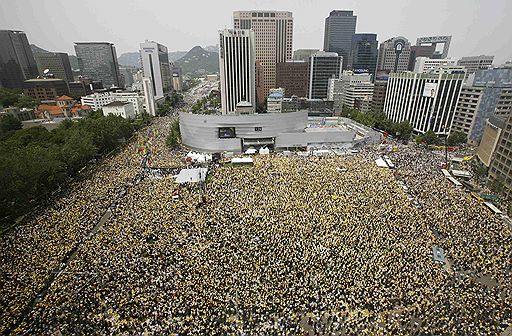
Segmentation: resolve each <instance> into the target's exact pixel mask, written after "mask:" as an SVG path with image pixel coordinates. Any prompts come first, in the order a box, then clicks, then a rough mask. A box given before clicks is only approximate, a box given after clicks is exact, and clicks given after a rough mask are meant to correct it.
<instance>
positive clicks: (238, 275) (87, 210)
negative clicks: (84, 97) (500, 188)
mask: <svg viewBox="0 0 512 336" xmlns="http://www.w3.org/2000/svg"><path fill="white" fill-rule="evenodd" d="M171 120H172V118H171V117H162V118H156V119H155V120H154V121H153V124H152V125H150V126H149V127H147V128H144V129H142V130H141V131H139V132H138V133H137V135H136V136H135V137H134V138H133V139H132V140H131V141H130V142H128V143H127V144H126V145H125V146H124V147H123V149H122V150H120V151H119V152H118V153H115V154H113V155H111V156H110V157H108V158H106V159H105V160H104V161H103V162H102V163H101V164H100V165H98V166H97V167H96V168H95V169H94V170H93V171H91V172H90V173H88V174H87V175H86V176H84V177H83V179H82V180H80V181H77V182H74V183H73V184H72V185H71V186H70V188H69V190H66V191H64V192H62V193H61V194H60V195H58V196H57V198H56V199H55V201H54V202H53V203H52V204H51V205H50V206H48V207H44V208H39V209H37V211H34V212H33V213H32V214H30V215H29V216H27V217H26V218H25V219H23V221H22V222H20V223H19V225H17V226H15V227H14V228H12V229H10V230H9V231H7V232H5V233H4V234H3V236H2V239H1V245H0V250H1V253H0V255H1V263H0V272H1V277H0V320H1V321H2V323H1V325H0V333H2V334H3V333H10V334H13V335H225V334H230V335H502V334H504V333H505V330H506V329H507V328H509V325H511V323H512V281H511V280H510V279H511V276H512V263H511V260H512V231H511V228H510V227H508V226H507V225H506V223H504V221H503V219H502V218H501V217H500V216H497V215H495V214H494V213H493V212H492V211H490V210H489V209H488V208H487V207H485V206H484V205H483V204H482V203H481V202H479V201H478V200H477V199H475V198H473V197H471V195H470V194H468V193H466V192H465V191H463V190H462V189H457V188H455V187H454V186H453V185H452V184H451V183H450V182H449V181H448V180H447V179H446V178H445V177H444V176H443V174H442V173H441V170H440V169H439V163H441V162H443V160H444V157H443V154H440V155H438V153H436V152H434V151H429V150H426V149H422V148H417V147H416V146H415V145H413V144H410V145H398V144H397V145H396V150H395V151H391V152H389V153H386V154H385V155H386V156H387V157H389V160H391V161H392V162H393V163H394V166H395V169H387V168H380V167H378V166H377V165H376V164H375V160H376V159H377V158H379V157H380V156H382V155H383V154H382V153H381V152H380V148H379V147H378V146H375V147H368V148H364V149H361V150H360V151H359V152H357V153H354V152H352V153H350V155H348V154H347V155H341V156H330V157H316V156H301V155H297V154H294V153H291V154H290V155H282V154H276V153H273V154H270V155H260V156H258V155H256V156H254V157H253V159H254V165H252V166H240V167H237V166H233V165H228V164H222V163H211V164H209V167H208V168H209V170H208V176H207V178H206V181H205V183H204V184H201V186H202V188H199V185H198V184H197V183H184V184H181V185H178V184H176V182H175V179H174V177H173V176H172V174H169V175H165V174H163V175H161V176H158V177H155V176H154V175H151V174H148V173H147V171H148V169H147V168H148V167H160V168H163V167H169V168H173V169H175V168H186V167H187V166H190V162H187V161H186V160H184V157H185V154H186V151H185V150H184V149H180V150H169V149H168V148H167V147H166V146H165V144H164V142H165V138H166V136H167V133H168V132H169V128H170V122H171ZM148 153H149V154H148ZM141 162H144V165H145V166H144V167H142V168H141ZM434 247H437V248H440V249H442V250H443V251H444V255H445V258H446V261H445V262H444V263H443V262H436V261H434V256H433V248H434Z"/></svg>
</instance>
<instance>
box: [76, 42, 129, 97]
mask: <svg viewBox="0 0 512 336" xmlns="http://www.w3.org/2000/svg"><path fill="white" fill-rule="evenodd" d="M75 52H76V56H77V58H78V66H79V67H80V70H81V71H82V75H83V76H85V77H87V78H90V79H93V80H98V81H101V82H102V83H103V85H104V86H105V87H106V88H108V87H111V86H119V85H120V78H119V77H120V75H119V64H118V63H117V54H116V48H115V46H114V45H113V44H112V43H109V42H75Z"/></svg>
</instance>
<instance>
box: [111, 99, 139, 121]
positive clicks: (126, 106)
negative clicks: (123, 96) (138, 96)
mask: <svg viewBox="0 0 512 336" xmlns="http://www.w3.org/2000/svg"><path fill="white" fill-rule="evenodd" d="M103 115H104V116H109V115H115V116H119V117H123V118H125V119H133V118H135V110H134V108H133V104H132V103H130V102H120V101H114V102H112V103H109V104H106V105H104V106H103Z"/></svg>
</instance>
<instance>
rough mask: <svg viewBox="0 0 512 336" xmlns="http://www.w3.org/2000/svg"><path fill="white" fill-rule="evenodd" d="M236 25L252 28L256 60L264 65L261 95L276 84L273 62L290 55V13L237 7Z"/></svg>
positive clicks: (291, 30)
mask: <svg viewBox="0 0 512 336" xmlns="http://www.w3.org/2000/svg"><path fill="white" fill-rule="evenodd" d="M233 27H234V28H235V29H252V30H253V31H254V38H255V49H256V60H258V61H260V64H261V66H262V67H263V96H265V97H266V96H267V95H268V93H269V90H270V89H272V88H275V86H276V64H277V63H281V62H286V61H290V60H291V59H292V52H293V48H292V42H293V15H292V13H291V12H283V11H256V10H254V11H236V12H234V13H233Z"/></svg>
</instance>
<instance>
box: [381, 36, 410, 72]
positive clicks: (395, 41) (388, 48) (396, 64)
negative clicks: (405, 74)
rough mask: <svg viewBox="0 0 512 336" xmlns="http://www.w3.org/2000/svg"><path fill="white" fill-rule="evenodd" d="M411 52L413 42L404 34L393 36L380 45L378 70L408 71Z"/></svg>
mask: <svg viewBox="0 0 512 336" xmlns="http://www.w3.org/2000/svg"><path fill="white" fill-rule="evenodd" d="M410 53H411V43H409V41H408V40H407V39H406V38H405V37H403V36H398V37H393V38H390V39H389V40H386V41H384V42H382V43H381V44H380V47H379V59H378V61H377V72H379V71H385V72H387V73H391V72H400V71H407V68H408V67H409V56H410Z"/></svg>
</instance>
